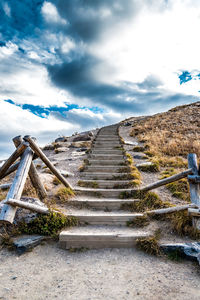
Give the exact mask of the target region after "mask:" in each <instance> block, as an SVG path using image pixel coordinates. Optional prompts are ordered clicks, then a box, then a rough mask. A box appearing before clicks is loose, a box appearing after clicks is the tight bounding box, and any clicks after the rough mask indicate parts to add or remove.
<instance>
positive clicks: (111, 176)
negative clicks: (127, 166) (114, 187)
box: [81, 172, 131, 180]
mask: <svg viewBox="0 0 200 300" xmlns="http://www.w3.org/2000/svg"><path fill="white" fill-rule="evenodd" d="M125 176H126V179H131V177H129V176H130V174H129V173H110V172H109V173H93V172H82V173H81V178H84V179H91V180H98V179H102V180H120V178H122V180H124V178H125Z"/></svg>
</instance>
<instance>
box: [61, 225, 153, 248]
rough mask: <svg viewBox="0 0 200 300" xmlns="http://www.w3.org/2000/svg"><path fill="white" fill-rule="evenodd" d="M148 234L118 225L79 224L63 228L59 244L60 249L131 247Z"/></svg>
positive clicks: (148, 233) (149, 233) (148, 232)
mask: <svg viewBox="0 0 200 300" xmlns="http://www.w3.org/2000/svg"><path fill="white" fill-rule="evenodd" d="M149 236H151V232H150V231H145V230H138V229H137V230H136V229H135V230H133V229H132V228H123V227H119V226H109V227H108V228H107V227H106V226H98V227H96V226H86V227H85V226H83V227H82V226H80V227H74V228H70V229H68V228H67V229H66V230H63V231H62V232H61V233H60V235H59V246H60V247H61V248H62V249H70V248H89V249H100V248H133V247H134V245H135V243H136V240H137V239H139V238H145V237H149Z"/></svg>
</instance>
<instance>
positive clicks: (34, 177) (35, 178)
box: [13, 135, 47, 200]
mask: <svg viewBox="0 0 200 300" xmlns="http://www.w3.org/2000/svg"><path fill="white" fill-rule="evenodd" d="M22 141H23V139H22V137H21V135H19V136H16V137H14V138H13V143H14V144H15V146H16V147H18V146H19V145H20V144H21V143H22ZM28 174H29V177H30V179H31V183H32V185H33V186H34V188H35V189H36V191H37V192H38V196H39V198H40V199H41V200H42V199H45V198H46V196H47V192H46V190H45V187H44V185H43V183H42V181H41V180H40V177H39V174H38V172H37V169H36V167H35V165H34V162H33V161H32V162H31V165H30V170H29V172H28Z"/></svg>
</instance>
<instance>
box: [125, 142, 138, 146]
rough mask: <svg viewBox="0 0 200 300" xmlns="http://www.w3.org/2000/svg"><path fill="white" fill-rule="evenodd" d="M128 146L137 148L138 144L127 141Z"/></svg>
mask: <svg viewBox="0 0 200 300" xmlns="http://www.w3.org/2000/svg"><path fill="white" fill-rule="evenodd" d="M125 144H126V145H130V146H137V145H138V142H132V141H125Z"/></svg>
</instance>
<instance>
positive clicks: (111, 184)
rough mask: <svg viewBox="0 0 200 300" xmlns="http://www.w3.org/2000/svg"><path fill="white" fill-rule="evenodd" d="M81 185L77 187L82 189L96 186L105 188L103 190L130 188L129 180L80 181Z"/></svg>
mask: <svg viewBox="0 0 200 300" xmlns="http://www.w3.org/2000/svg"><path fill="white" fill-rule="evenodd" d="M80 181H81V184H79V186H82V187H84V186H85V187H92V185H93V184H94V185H96V187H98V188H105V189H119V188H121V189H123V188H127V187H131V181H130V180H110V181H109V180H87V179H85V180H80Z"/></svg>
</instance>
